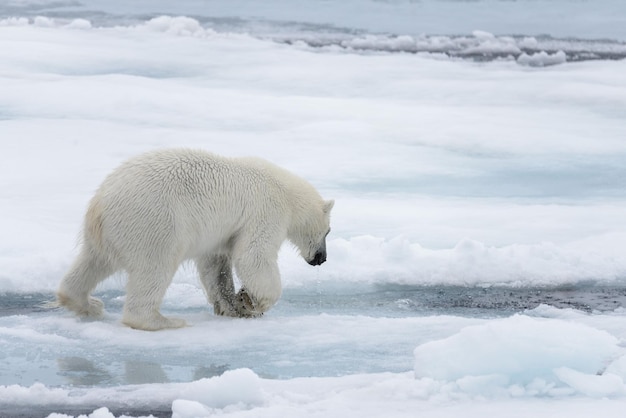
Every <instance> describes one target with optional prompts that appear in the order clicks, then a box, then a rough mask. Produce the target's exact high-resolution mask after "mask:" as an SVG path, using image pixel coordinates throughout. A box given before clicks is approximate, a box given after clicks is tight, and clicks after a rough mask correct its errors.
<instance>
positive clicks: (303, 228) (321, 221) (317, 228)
mask: <svg viewBox="0 0 626 418" xmlns="http://www.w3.org/2000/svg"><path fill="white" fill-rule="evenodd" d="M334 204H335V201H334V200H328V201H322V202H321V204H320V205H313V206H312V207H309V208H308V210H307V211H306V216H304V217H303V218H302V219H299V222H297V225H296V227H295V228H293V230H292V233H291V234H290V235H291V236H290V241H291V242H292V243H293V244H294V245H295V246H296V247H297V248H298V250H299V251H300V255H302V258H304V259H305V260H306V262H307V263H309V264H310V265H312V266H319V265H320V264H322V263H323V262H325V261H326V236H327V235H328V233H329V232H330V211H331V209H332V208H333V206H334Z"/></svg>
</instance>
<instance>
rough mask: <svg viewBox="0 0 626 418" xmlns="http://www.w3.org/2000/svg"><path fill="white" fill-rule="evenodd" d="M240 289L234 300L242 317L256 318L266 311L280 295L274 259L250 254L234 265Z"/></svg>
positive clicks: (280, 287)
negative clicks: (240, 284) (239, 280)
mask: <svg viewBox="0 0 626 418" xmlns="http://www.w3.org/2000/svg"><path fill="white" fill-rule="evenodd" d="M235 268H236V270H237V275H238V276H239V278H240V279H241V282H242V285H243V286H242V288H241V290H240V291H239V292H238V293H237V295H236V298H235V307H236V308H237V311H238V312H239V314H240V316H242V317H247V318H250V317H258V316H261V315H262V314H263V313H264V312H266V311H268V310H269V309H270V308H271V307H272V306H274V304H276V302H277V301H278V298H280V295H281V293H282V286H281V282H280V273H279V271H278V264H277V263H276V257H263V256H262V255H255V254H254V253H252V252H249V253H247V254H246V257H241V258H240V259H238V260H237V261H236V263H235Z"/></svg>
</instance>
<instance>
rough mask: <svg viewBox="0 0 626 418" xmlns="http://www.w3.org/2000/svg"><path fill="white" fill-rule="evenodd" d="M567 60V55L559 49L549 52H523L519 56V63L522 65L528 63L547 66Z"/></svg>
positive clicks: (534, 65)
mask: <svg viewBox="0 0 626 418" xmlns="http://www.w3.org/2000/svg"><path fill="white" fill-rule="evenodd" d="M565 62H567V55H566V54H565V52H563V51H557V52H555V53H554V54H549V53H547V52H545V51H541V52H537V53H534V54H530V55H529V54H526V53H523V54H521V55H520V56H519V57H517V63H518V64H520V65H528V66H529V67H546V66H548V65H557V64H563V63H565Z"/></svg>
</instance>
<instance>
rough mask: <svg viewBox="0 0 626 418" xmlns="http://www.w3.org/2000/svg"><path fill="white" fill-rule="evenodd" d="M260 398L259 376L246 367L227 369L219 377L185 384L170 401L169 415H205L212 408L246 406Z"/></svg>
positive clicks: (259, 401) (181, 417)
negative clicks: (177, 397) (170, 410)
mask: <svg viewBox="0 0 626 418" xmlns="http://www.w3.org/2000/svg"><path fill="white" fill-rule="evenodd" d="M263 401H264V396H263V393H262V391H261V379H260V378H259V376H257V375H256V374H255V373H254V372H253V371H252V370H250V369H236V370H230V371H226V372H224V374H222V375H221V376H219V377H212V378H210V379H201V380H197V381H195V382H192V383H190V384H189V385H187V386H185V388H184V389H183V390H182V391H181V395H180V399H177V400H175V401H174V403H173V404H172V412H173V414H172V417H174V418H193V417H197V416H205V415H209V412H210V410H211V409H213V408H217V409H223V408H225V407H227V406H230V407H240V408H247V407H250V406H257V405H260V404H262V403H263Z"/></svg>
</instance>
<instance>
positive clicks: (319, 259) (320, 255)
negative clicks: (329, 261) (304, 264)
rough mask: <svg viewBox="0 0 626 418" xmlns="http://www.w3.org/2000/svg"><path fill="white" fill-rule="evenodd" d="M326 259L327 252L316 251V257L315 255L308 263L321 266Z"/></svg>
mask: <svg viewBox="0 0 626 418" xmlns="http://www.w3.org/2000/svg"><path fill="white" fill-rule="evenodd" d="M325 261H326V252H325V251H318V252H316V253H315V257H313V260H309V261H308V263H309V264H310V265H312V266H319V265H320V264H322V263H324V262H325Z"/></svg>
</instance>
